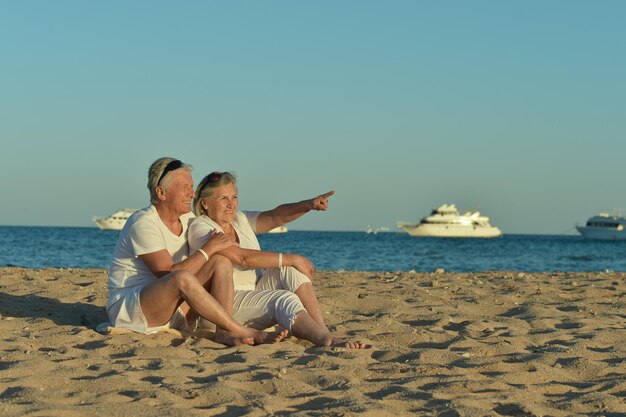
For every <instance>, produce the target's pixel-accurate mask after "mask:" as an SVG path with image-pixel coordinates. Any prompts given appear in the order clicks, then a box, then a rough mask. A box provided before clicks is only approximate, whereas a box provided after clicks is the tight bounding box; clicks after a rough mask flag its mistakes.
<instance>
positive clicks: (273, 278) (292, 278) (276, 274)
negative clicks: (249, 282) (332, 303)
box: [256, 266, 311, 292]
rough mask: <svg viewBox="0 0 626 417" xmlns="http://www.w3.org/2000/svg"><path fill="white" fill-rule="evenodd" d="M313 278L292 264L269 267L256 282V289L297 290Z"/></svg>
mask: <svg viewBox="0 0 626 417" xmlns="http://www.w3.org/2000/svg"><path fill="white" fill-rule="evenodd" d="M307 282H308V283H311V280H310V279H309V278H308V277H307V276H306V275H304V274H303V273H302V272H300V271H298V270H297V269H296V268H294V267H292V266H284V267H282V268H280V269H279V268H267V269H265V270H264V271H263V275H262V276H261V278H259V280H258V281H257V283H256V290H257V291H259V290H261V291H262V290H287V291H291V292H296V290H297V289H298V288H299V287H300V285H302V284H305V283H307Z"/></svg>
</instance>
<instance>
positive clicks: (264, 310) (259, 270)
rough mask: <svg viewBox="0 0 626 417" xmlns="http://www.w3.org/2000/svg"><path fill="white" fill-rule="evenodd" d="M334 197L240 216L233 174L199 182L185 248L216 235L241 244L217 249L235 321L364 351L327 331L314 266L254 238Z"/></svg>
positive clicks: (215, 175)
mask: <svg viewBox="0 0 626 417" xmlns="http://www.w3.org/2000/svg"><path fill="white" fill-rule="evenodd" d="M333 194H334V192H332V191H331V192H329V193H326V194H323V195H321V196H319V197H316V198H312V199H310V200H304V201H301V202H298V203H291V204H283V205H280V206H278V207H276V208H275V209H273V210H269V211H264V212H240V211H238V200H237V199H238V195H237V184H236V180H235V177H234V176H233V175H232V174H230V173H228V172H214V173H211V174H209V175H207V176H206V177H205V178H204V179H203V180H202V181H201V182H200V184H199V185H198V188H197V189H196V198H195V200H194V203H193V206H194V212H195V213H196V216H197V217H196V218H195V219H193V221H192V222H191V224H190V226H189V231H188V239H189V247H190V250H192V251H193V250H197V249H198V248H200V247H201V245H204V244H206V242H208V240H209V239H211V237H212V236H213V234H215V233H224V234H226V236H229V237H231V238H232V239H233V240H235V241H236V242H237V243H238V244H239V245H237V246H234V245H232V246H228V247H226V248H224V249H221V250H219V251H218V253H220V254H222V255H224V256H226V257H227V258H228V259H230V260H231V261H232V262H233V266H234V273H233V280H234V285H235V298H234V304H233V316H234V318H235V319H237V320H238V321H240V322H241V323H243V324H246V325H249V326H251V327H254V328H258V329H263V328H266V327H268V326H271V325H273V324H276V323H278V324H280V325H281V326H282V327H284V328H286V329H287V330H290V331H291V332H292V333H293V335H294V336H296V337H298V338H303V339H307V340H309V341H311V342H313V343H315V344H316V345H318V346H342V347H348V348H356V349H362V348H364V347H365V345H364V344H363V343H362V342H359V341H347V340H345V339H339V338H337V337H335V336H334V335H333V334H332V333H331V332H330V331H329V330H328V328H327V327H326V324H325V323H324V319H323V316H322V312H321V309H320V307H319V304H318V301H317V296H316V295H315V290H314V289H313V285H312V283H311V279H312V278H313V273H314V268H313V264H312V263H311V262H310V261H309V260H308V259H307V258H305V257H303V256H300V255H295V254H282V253H274V252H266V251H261V248H260V245H259V241H258V240H257V238H256V233H265V232H268V231H270V230H271V229H273V228H275V227H278V226H282V225H284V224H286V223H288V222H290V221H292V220H295V219H297V218H298V217H300V216H302V215H303V214H305V213H307V212H308V211H310V210H326V208H327V207H328V198H329V197H330V196H332V195H333ZM228 308H230V306H227V310H228Z"/></svg>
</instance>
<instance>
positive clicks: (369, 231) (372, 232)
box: [365, 225, 389, 235]
mask: <svg viewBox="0 0 626 417" xmlns="http://www.w3.org/2000/svg"><path fill="white" fill-rule="evenodd" d="M388 231H389V228H388V227H384V226H381V227H376V228H374V227H372V226H370V225H368V226H367V230H365V233H367V234H368V235H376V234H378V233H379V232H388Z"/></svg>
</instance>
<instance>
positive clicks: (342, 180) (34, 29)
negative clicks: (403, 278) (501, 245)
mask: <svg viewBox="0 0 626 417" xmlns="http://www.w3.org/2000/svg"><path fill="white" fill-rule="evenodd" d="M0 13H1V15H2V24H1V25H0V62H1V64H0V140H1V143H2V145H1V147H2V163H1V164H0V167H1V168H0V190H1V195H2V202H1V204H0V225H50V226H93V223H92V222H91V217H92V216H94V215H107V214H110V213H111V212H113V211H115V210H116V209H118V208H121V207H145V206H146V205H147V204H148V192H147V189H146V186H145V184H146V181H147V169H148V166H149V165H150V163H151V162H152V161H154V160H155V159H156V158H159V157H162V156H174V157H178V158H180V159H182V160H183V161H185V162H188V163H190V164H192V165H193V166H194V179H195V181H196V183H197V182H198V181H200V179H201V178H202V176H203V175H204V174H206V173H208V172H210V171H214V170H231V171H234V172H235V173H236V174H237V175H238V178H239V191H240V207H241V208H243V209H260V210H263V209H269V208H272V207H274V206H275V205H277V204H278V203H281V202H289V201H297V200H300V199H303V198H307V197H312V196H315V195H317V194H320V193H322V192H325V191H328V190H331V189H334V190H336V191H337V194H336V195H335V196H334V197H333V198H332V202H331V208H330V210H329V211H328V212H326V213H313V214H310V215H308V216H305V217H304V218H302V219H300V220H298V221H297V222H296V223H294V224H293V225H292V229H294V230H297V229H300V230H365V228H366V227H367V225H372V226H374V227H379V226H386V227H390V228H392V229H395V224H396V222H397V221H398V220H403V221H417V220H418V219H419V218H420V217H422V216H423V215H425V214H426V213H427V212H428V211H430V209H432V208H433V207H436V206H438V205H440V204H442V203H456V205H457V206H458V207H459V208H460V209H462V210H470V209H471V210H474V209H477V208H478V209H480V210H481V212H483V214H485V215H488V216H489V217H491V219H492V223H493V224H494V225H496V226H499V227H500V228H501V229H502V230H503V232H504V233H562V232H565V231H568V230H569V231H571V228H572V227H573V226H574V225H575V223H577V222H579V223H582V222H584V221H586V219H587V218H588V217H589V216H591V215H592V214H594V213H596V212H598V211H600V210H603V209H608V208H613V207H626V181H625V179H626V178H625V172H626V164H625V157H626V24H625V23H624V22H626V2H624V1H619V0H614V1H610V0H603V1H597V2H595V1H572V0H562V1H559V0H553V1H523V2H522V1H518V2H512V1H496V0H493V1H461V0H459V1H414V0H411V1H360V0H359V1H356V0H355V1H315V2H303V1H296V2H294V1H230V2H217V1H215V2H212V1H185V2H172V1H107V2H85V1H78V0H77V1H63V0H59V1H29V0H25V1H2V2H0Z"/></svg>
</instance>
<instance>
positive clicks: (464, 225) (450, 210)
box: [398, 204, 502, 238]
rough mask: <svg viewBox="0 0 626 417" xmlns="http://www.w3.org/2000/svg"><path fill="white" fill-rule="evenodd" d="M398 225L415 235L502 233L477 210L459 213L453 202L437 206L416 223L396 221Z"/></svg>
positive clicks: (486, 236)
mask: <svg viewBox="0 0 626 417" xmlns="http://www.w3.org/2000/svg"><path fill="white" fill-rule="evenodd" d="M398 227H399V228H400V229H403V230H404V231H405V232H407V233H408V234H409V235H411V236H417V237H478V238H490V237H498V236H501V235H502V232H500V229H498V228H497V227H495V226H492V225H491V224H489V217H486V216H481V215H480V213H479V212H477V211H476V212H474V213H472V212H469V211H468V212H467V213H465V214H459V211H458V210H457V208H456V206H455V205H454V204H444V205H442V206H439V207H437V208H436V209H434V210H433V211H432V212H431V213H430V214H429V215H428V216H425V217H423V218H422V219H421V220H420V222H419V223H417V224H410V223H403V222H398Z"/></svg>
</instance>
